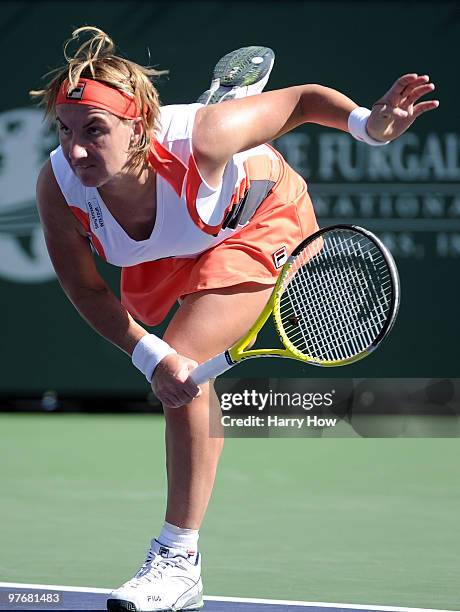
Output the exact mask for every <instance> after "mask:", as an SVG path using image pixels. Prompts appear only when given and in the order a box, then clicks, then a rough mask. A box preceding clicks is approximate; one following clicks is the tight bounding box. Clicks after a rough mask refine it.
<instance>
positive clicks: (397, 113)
mask: <svg viewBox="0 0 460 612" xmlns="http://www.w3.org/2000/svg"><path fill="white" fill-rule="evenodd" d="M433 90H434V84H433V83H430V77H428V76H427V75H423V76H419V75H418V74H405V75H404V76H402V77H400V78H399V79H398V80H397V81H396V82H395V83H394V85H393V86H392V87H391V88H390V89H389V90H388V91H387V93H386V94H385V95H384V96H383V97H382V98H380V99H379V100H377V102H376V103H375V104H374V105H373V106H372V112H371V115H370V117H369V119H368V121H367V127H366V129H367V133H368V134H369V136H371V137H372V138H374V139H375V140H380V141H382V142H385V141H387V140H394V139H395V138H398V136H401V134H403V133H404V132H405V131H406V130H407V129H408V127H409V126H410V125H412V123H413V122H414V121H415V120H416V119H417V117H419V116H420V115H421V114H422V113H426V112H427V111H430V110H434V109H435V108H437V107H438V106H439V101H438V100H428V101H424V102H418V100H419V99H420V98H421V97H422V96H425V95H426V94H428V93H431V92H432V91H433Z"/></svg>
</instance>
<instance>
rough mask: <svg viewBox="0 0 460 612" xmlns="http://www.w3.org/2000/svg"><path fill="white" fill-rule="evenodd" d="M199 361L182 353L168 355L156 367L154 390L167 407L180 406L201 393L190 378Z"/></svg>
mask: <svg viewBox="0 0 460 612" xmlns="http://www.w3.org/2000/svg"><path fill="white" fill-rule="evenodd" d="M197 365H198V363H197V362H196V361H194V360H193V359H188V358H187V357H183V356H182V355H177V354H172V355H166V357H164V358H163V359H162V360H161V361H160V363H159V364H158V365H157V367H156V368H155V372H154V373H153V378H152V390H153V392H154V393H155V395H156V396H157V397H158V399H159V400H160V402H161V403H162V404H163V406H164V407H166V408H180V407H181V406H184V405H185V404H189V403H190V402H191V401H192V400H193V399H195V398H196V397H198V396H199V395H201V389H200V388H199V387H198V386H197V385H196V384H195V383H194V382H193V380H192V379H191V378H190V372H192V371H193V370H194V369H195V368H196V367H197Z"/></svg>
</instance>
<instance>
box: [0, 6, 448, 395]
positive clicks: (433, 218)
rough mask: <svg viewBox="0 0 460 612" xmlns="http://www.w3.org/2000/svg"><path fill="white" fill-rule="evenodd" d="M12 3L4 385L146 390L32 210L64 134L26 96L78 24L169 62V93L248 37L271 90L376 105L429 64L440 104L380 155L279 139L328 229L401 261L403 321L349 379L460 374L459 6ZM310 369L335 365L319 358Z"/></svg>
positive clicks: (3, 260) (314, 138)
mask: <svg viewBox="0 0 460 612" xmlns="http://www.w3.org/2000/svg"><path fill="white" fill-rule="evenodd" d="M0 10H1V12H0V34H1V35H0V54H1V57H2V58H3V66H4V76H3V87H2V91H3V95H2V97H1V99H0V303H1V311H2V353H1V355H2V356H1V375H0V393H3V394H19V393H21V394H27V393H32V392H36V391H41V390H44V389H47V388H54V389H57V390H58V391H61V392H78V393H92V392H100V393H116V392H136V393H137V392H142V391H143V390H146V383H145V380H144V379H143V377H142V376H141V375H139V373H138V372H137V371H135V370H134V368H132V367H131V365H130V363H129V360H128V358H127V357H126V356H124V355H123V354H122V353H121V352H119V351H117V350H116V349H114V348H113V347H112V346H111V345H109V344H108V343H106V342H105V341H104V340H102V339H101V338H99V337H98V336H97V335H96V334H95V333H94V332H93V331H92V330H91V329H89V327H88V326H87V325H86V324H85V323H84V322H83V321H82V320H81V319H80V318H79V316H78V314H77V313H76V312H75V311H74V309H73V307H72V306H71V305H70V303H69V302H68V301H67V299H66V297H65V296H64V294H63V292H62V290H61V289H60V287H59V285H58V283H57V281H56V279H55V277H54V276H53V274H52V272H51V269H50V265H49V262H48V260H47V257H46V254H45V253H44V251H43V243H42V234H41V230H40V228H39V225H38V219H37V216H36V212H35V208H34V184H35V178H36V175H37V172H38V169H39V168H40V165H41V164H42V163H43V161H44V160H45V159H46V155H47V152H48V150H49V148H50V146H51V144H52V140H53V136H52V135H50V134H49V132H48V131H47V130H46V128H45V126H43V124H42V123H41V119H40V116H41V115H40V113H39V112H38V111H37V110H35V109H34V108H33V106H32V105H31V103H30V101H29V98H28V93H27V92H28V90H29V89H31V88H38V87H39V86H40V84H41V80H40V76H41V75H43V74H44V73H45V72H47V71H48V70H50V69H52V68H55V67H56V66H58V65H60V64H61V62H62V59H63V57H62V43H63V41H64V40H65V39H66V38H67V37H68V36H69V35H70V32H71V29H72V28H73V27H75V26H79V25H82V24H92V25H98V26H99V27H101V28H103V29H105V30H106V31H107V32H108V33H110V34H111V35H112V37H113V38H114V39H115V41H116V42H117V43H118V46H119V50H120V52H121V53H122V54H125V55H128V56H129V57H130V58H131V59H133V60H135V61H138V62H140V63H148V62H150V63H151V64H153V65H155V66H157V67H160V68H168V69H169V70H170V75H169V77H167V78H165V77H163V78H162V80H161V81H160V83H159V91H160V95H161V98H162V101H163V103H164V104H169V103H183V102H190V101H193V100H195V99H196V97H197V96H198V95H199V94H200V93H201V92H202V90H204V89H205V88H206V87H207V85H208V83H209V76H210V71H211V69H212V67H213V65H214V63H215V62H216V61H217V59H218V58H219V57H220V56H221V55H223V54H224V53H226V52H228V51H230V50H232V49H234V48H237V47H240V46H244V45H248V44H262V45H267V46H271V47H272V48H273V49H274V50H275V52H276V54H277V61H276V64H275V68H274V70H273V74H272V77H271V80H270V83H269V86H268V87H269V88H271V89H275V88H279V87H284V86H289V85H292V84H299V83H306V82H313V83H321V84H324V85H328V86H331V87H333V88H336V89H339V90H341V91H343V92H344V93H346V94H347V95H349V96H350V97H352V98H353V99H354V100H355V101H357V102H358V103H359V104H361V105H365V106H370V105H371V104H372V103H373V101H375V100H376V99H377V98H378V97H379V96H380V95H382V94H383V93H384V92H385V91H386V89H387V88H388V87H389V86H390V85H391V84H392V82H393V81H394V80H395V79H396V78H397V77H398V76H400V75H401V74H404V73H406V72H419V73H427V74H429V75H430V76H431V78H432V79H433V81H434V82H435V83H436V85H437V96H438V97H439V99H440V100H441V105H440V108H439V110H437V111H436V112H434V113H431V114H428V115H425V116H424V117H422V118H421V119H420V120H419V121H418V122H417V124H416V125H415V126H414V128H413V129H412V130H411V131H410V132H409V133H408V134H407V135H405V136H404V137H403V138H402V139H400V140H399V141H397V142H396V143H393V144H392V145H391V146H390V147H387V148H385V149H384V150H383V149H381V148H379V149H378V150H376V149H372V148H370V147H366V146H365V145H361V144H360V143H357V142H355V141H353V140H352V139H351V138H350V137H349V136H348V135H346V134H342V133H339V132H334V131H332V130H326V129H325V128H321V127H319V126H308V127H304V128H301V129H299V130H297V131H296V132H294V133H291V134H289V135H287V136H285V137H284V138H283V139H281V140H280V141H279V142H277V143H275V144H276V146H277V147H278V148H279V149H280V150H281V151H282V152H283V153H284V154H285V155H286V157H287V159H288V161H289V162H290V163H291V164H292V165H293V166H294V167H295V168H296V169H297V170H298V171H299V172H301V173H302V174H303V175H304V176H305V178H306V180H307V181H308V182H309V185H310V190H311V193H312V195H313V198H314V201H315V202H316V206H317V211H318V214H319V217H320V222H321V224H323V225H325V224H327V223H330V222H334V221H335V220H340V221H344V222H351V221H353V222H358V223H360V224H362V225H364V226H365V227H368V228H369V229H371V230H374V231H376V232H377V233H378V234H379V235H380V236H382V237H383V238H384V239H385V241H386V242H387V243H388V244H389V245H390V247H391V248H392V249H393V252H394V253H395V255H396V256H397V261H398V266H399V269H400V275H401V282H402V306H401V312H400V316H399V319H398V321H397V324H396V326H395V329H394V331H393V333H392V335H391V337H390V338H389V339H388V340H387V341H386V343H385V345H384V346H383V347H382V348H381V349H380V350H379V351H378V353H376V354H375V355H374V356H372V357H371V358H370V359H368V360H365V361H364V362H362V363H360V364H357V365H355V366H352V367H350V368H348V369H347V370H343V371H340V372H339V374H340V375H341V376H353V377H365V376H372V377H379V376H388V377H399V376H401V377H405V376H410V377H444V376H449V377H459V376H460V369H459V366H458V362H457V359H456V355H457V350H456V349H457V346H456V345H457V342H458V338H459V332H460V324H459V322H458V317H457V311H458V307H457V295H458V288H457V286H458V281H457V278H458V269H459V257H460V199H459V196H458V195H457V186H458V180H459V178H460V163H459V142H460V134H459V132H458V100H457V93H458V85H457V81H456V79H455V78H454V77H453V70H452V67H453V66H455V63H454V62H455V59H456V57H457V55H458V51H459V46H460V42H459V41H460V36H459V29H460V19H459V12H458V8H457V7H456V5H455V4H454V3H442V2H436V3H434V2H373V3H369V2H368V3H364V2H327V1H325V2H302V3H301V2H265V3H260V2H244V3H243V2H241V3H240V2H154V1H151V2H64V3H63V2H60V3H58V2H33V3H29V2H2V3H0ZM101 270H102V271H103V274H104V275H105V277H106V278H107V279H108V280H109V282H110V284H111V286H112V287H113V288H114V289H115V290H117V287H118V270H116V269H115V268H113V267H110V266H106V265H103V264H101ZM157 331H160V332H161V331H162V330H161V329H160V330H157ZM269 336H270V333H268V334H266V335H265V342H267V341H269ZM244 368H245V370H244V374H247V375H248V376H264V375H272V376H274V375H283V374H285V375H287V374H289V375H290V376H301V375H304V374H305V375H312V371H311V368H308V367H305V366H301V365H298V364H292V363H290V362H289V363H288V362H281V363H280V362H279V361H276V362H275V361H271V360H258V361H254V362H253V363H248V364H247V365H245V366H244ZM241 372H242V370H239V372H238V373H239V374H241ZM332 374H333V375H335V376H337V373H336V372H334V373H332ZM314 375H315V377H317V376H319V375H325V376H328V375H330V373H329V372H326V371H320V370H318V369H315V370H314Z"/></svg>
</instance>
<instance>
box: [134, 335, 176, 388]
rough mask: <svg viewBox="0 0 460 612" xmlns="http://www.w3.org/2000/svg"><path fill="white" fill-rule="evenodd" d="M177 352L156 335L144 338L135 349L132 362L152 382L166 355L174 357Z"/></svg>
mask: <svg viewBox="0 0 460 612" xmlns="http://www.w3.org/2000/svg"><path fill="white" fill-rule="evenodd" d="M174 353H176V351H175V350H174V349H173V348H172V347H171V346H169V344H168V343H167V342H165V341H164V340H162V339H161V338H158V336H155V335H154V334H146V335H145V336H142V338H141V339H140V340H139V342H138V343H137V344H136V346H135V347H134V351H133V354H132V357H131V359H132V362H133V364H134V365H135V366H136V368H138V369H139V370H140V371H141V372H142V373H143V374H144V375H145V377H146V379H147V380H148V381H149V382H151V381H152V376H153V373H154V371H155V368H156V367H157V365H158V364H159V363H160V361H161V360H162V359H163V357H166V355H172V354H174Z"/></svg>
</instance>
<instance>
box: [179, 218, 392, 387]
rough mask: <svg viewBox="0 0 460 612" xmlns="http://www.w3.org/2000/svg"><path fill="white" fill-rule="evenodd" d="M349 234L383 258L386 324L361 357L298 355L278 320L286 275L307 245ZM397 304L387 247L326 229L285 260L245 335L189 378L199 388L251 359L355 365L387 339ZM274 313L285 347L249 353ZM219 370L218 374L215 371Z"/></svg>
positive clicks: (339, 226)
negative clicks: (387, 307) (388, 299)
mask: <svg viewBox="0 0 460 612" xmlns="http://www.w3.org/2000/svg"><path fill="white" fill-rule="evenodd" d="M341 229H342V230H348V231H351V230H352V231H355V232H358V233H360V234H362V235H364V236H365V237H366V238H368V239H369V240H371V241H372V242H373V243H374V244H375V245H376V246H377V247H378V248H379V250H380V251H381V253H382V256H383V258H384V259H385V262H386V264H387V266H388V269H389V272H390V280H391V297H392V300H391V310H390V314H389V316H388V317H387V320H386V321H385V324H384V325H383V327H382V329H381V330H380V332H379V334H378V335H377V337H376V338H375V339H374V341H373V342H372V344H371V345H370V346H369V347H367V348H366V349H365V350H363V351H361V352H360V353H358V354H356V355H353V356H352V357H348V358H345V359H340V360H320V359H317V358H314V357H309V356H307V355H305V354H304V353H301V352H300V351H299V350H297V349H296V347H295V346H294V345H293V344H292V342H291V341H290V340H289V338H288V337H287V335H286V333H285V332H284V329H283V325H282V323H281V316H280V298H281V295H282V294H283V282H284V279H285V278H286V275H287V274H288V272H289V270H290V268H291V267H292V265H293V264H294V262H295V259H296V256H297V255H298V254H299V253H300V252H301V251H302V250H303V249H305V247H307V246H308V245H309V244H311V243H312V242H314V241H315V240H317V239H318V238H320V237H321V236H322V235H323V234H325V233H327V232H330V231H332V230H341ZM399 304H400V283H399V275H398V270H397V268H396V264H395V262H394V260H393V256H392V255H391V253H390V252H389V250H388V249H387V247H386V246H385V245H384V244H383V243H382V242H381V240H379V239H378V238H377V237H376V236H375V235H374V234H373V233H372V232H370V231H368V230H366V229H364V228H362V227H360V226H358V225H350V224H336V225H330V226H328V227H324V228H322V229H320V230H318V231H317V232H315V233H314V234H312V235H311V236H309V237H308V238H306V239H305V240H304V241H302V242H301V243H300V244H299V245H298V246H297V247H296V249H295V250H294V251H293V252H292V254H291V255H290V256H289V257H288V259H287V261H286V263H285V264H284V266H283V267H282V269H281V271H280V274H279V276H278V278H277V280H276V283H275V286H274V288H273V291H272V293H271V295H270V298H269V300H268V302H267V303H266V305H265V307H264V308H263V310H262V312H261V313H260V315H259V316H258V318H257V320H256V321H255V323H254V324H253V325H252V326H251V328H250V329H249V330H248V332H247V333H246V334H245V335H244V336H243V337H242V338H240V339H239V340H238V341H237V342H235V344H234V345H233V346H232V347H231V348H229V349H227V350H226V351H224V352H223V353H221V354H220V355H217V356H216V357H213V358H212V359H210V360H209V361H207V362H205V363H204V364H201V365H200V366H198V368H197V371H195V372H196V374H195V376H194V373H192V375H191V376H192V378H193V379H194V380H195V381H196V382H197V384H201V382H204V381H205V380H209V378H215V377H216V376H218V375H219V374H222V373H223V372H225V371H226V370H228V369H230V368H231V367H233V366H234V365H236V364H237V363H239V362H240V361H244V360H246V359H251V358H253V357H285V358H290V359H297V360H299V361H303V362H304V363H309V364H310V365H316V366H320V367H338V366H344V365H349V364H351V363H355V362H356V361H360V360H361V359H363V358H364V357H366V356H367V355H369V354H370V353H372V352H373V351H374V350H375V349H376V348H377V346H378V345H379V344H380V343H381V342H382V341H383V339H384V338H385V337H386V336H387V335H388V333H389V332H390V330H391V329H392V327H393V325H394V323H395V320H396V315H397V313H398V309H399ZM272 313H273V319H274V322H275V327H276V331H277V333H278V336H279V338H280V340H281V342H282V344H283V345H284V348H273V349H266V348H262V349H251V348H249V349H248V348H247V347H248V346H249V345H250V344H251V342H252V341H253V340H254V339H255V338H256V336H257V334H258V333H259V331H260V330H261V329H262V327H263V326H264V325H265V323H266V322H267V320H268V319H269V318H270V315H271V314H272ZM217 370H219V371H217Z"/></svg>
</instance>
